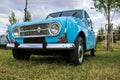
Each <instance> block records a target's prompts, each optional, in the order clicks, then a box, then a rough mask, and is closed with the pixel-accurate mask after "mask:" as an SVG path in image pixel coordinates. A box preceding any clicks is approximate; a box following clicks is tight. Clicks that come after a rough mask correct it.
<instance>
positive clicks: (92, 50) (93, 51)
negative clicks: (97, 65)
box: [91, 48, 96, 56]
mask: <svg viewBox="0 0 120 80" xmlns="http://www.w3.org/2000/svg"><path fill="white" fill-rule="evenodd" d="M95 55H96V51H95V48H94V49H91V56H95Z"/></svg>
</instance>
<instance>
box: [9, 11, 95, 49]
mask: <svg viewBox="0 0 120 80" xmlns="http://www.w3.org/2000/svg"><path fill="white" fill-rule="evenodd" d="M82 15H83V18H82V19H78V18H75V17H72V16H69V17H57V18H52V19H45V20H38V21H32V22H22V23H17V24H14V25H12V26H11V27H10V29H9V38H10V39H15V38H14V37H13V35H12V29H13V28H14V27H19V26H25V25H34V24H40V23H48V22H57V23H59V24H60V25H61V31H60V33H59V34H58V35H57V36H46V37H45V40H46V42H47V43H63V42H60V41H59V40H58V38H59V37H61V36H66V37H67V41H64V43H65V42H66V43H74V42H75V40H76V38H77V36H78V34H79V33H80V32H83V33H84V35H85V43H86V49H87V50H89V49H92V48H95V45H96V38H95V34H94V31H93V29H92V21H91V22H90V24H91V26H89V25H88V24H86V22H85V11H84V10H82ZM65 29H66V32H65ZM15 40H16V41H17V42H18V43H20V44H22V43H23V38H16V39H15ZM56 46H57V45H56Z"/></svg>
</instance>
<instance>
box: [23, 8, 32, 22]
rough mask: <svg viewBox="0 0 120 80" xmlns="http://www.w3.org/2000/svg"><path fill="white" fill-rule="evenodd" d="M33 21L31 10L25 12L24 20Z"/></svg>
mask: <svg viewBox="0 0 120 80" xmlns="http://www.w3.org/2000/svg"><path fill="white" fill-rule="evenodd" d="M27 21H31V14H30V12H29V11H27V10H26V11H25V12H24V22H27Z"/></svg>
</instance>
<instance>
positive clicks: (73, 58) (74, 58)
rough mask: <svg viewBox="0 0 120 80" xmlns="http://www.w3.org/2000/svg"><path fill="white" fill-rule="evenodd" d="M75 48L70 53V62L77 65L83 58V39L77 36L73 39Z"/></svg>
mask: <svg viewBox="0 0 120 80" xmlns="http://www.w3.org/2000/svg"><path fill="white" fill-rule="evenodd" d="M75 46H76V48H75V49H74V50H73V51H71V53H70V59H69V60H70V62H71V63H73V64H75V65H79V64H82V62H83V58H84V52H85V51H84V50H85V49H84V41H83V39H82V38H81V37H78V38H77V39H76V41H75Z"/></svg>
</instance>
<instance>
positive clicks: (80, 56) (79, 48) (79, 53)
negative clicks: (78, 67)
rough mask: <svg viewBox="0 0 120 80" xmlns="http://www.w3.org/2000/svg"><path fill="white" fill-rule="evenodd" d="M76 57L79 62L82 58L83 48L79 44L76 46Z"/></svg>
mask: <svg viewBox="0 0 120 80" xmlns="http://www.w3.org/2000/svg"><path fill="white" fill-rule="evenodd" d="M78 59H79V62H80V63H81V62H82V60H83V48H82V46H81V45H79V47H78Z"/></svg>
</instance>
